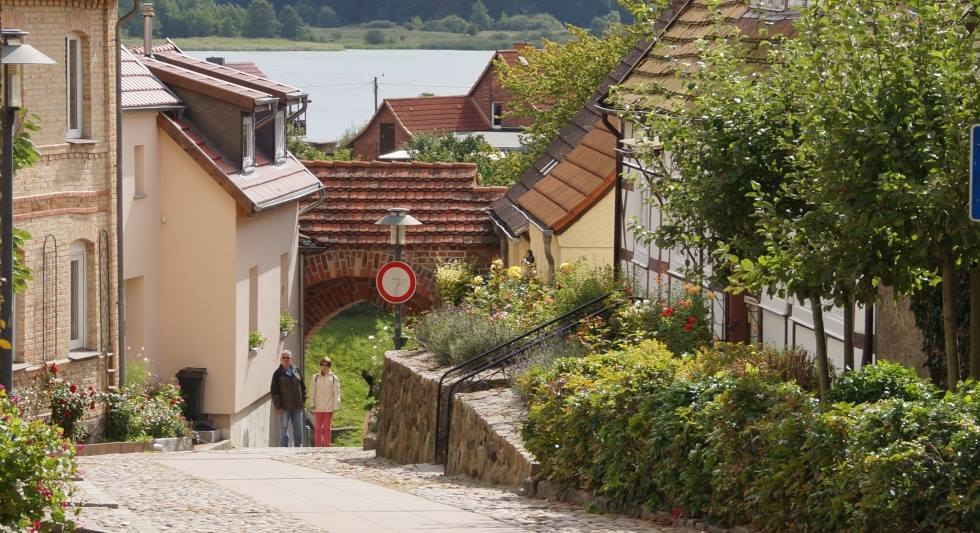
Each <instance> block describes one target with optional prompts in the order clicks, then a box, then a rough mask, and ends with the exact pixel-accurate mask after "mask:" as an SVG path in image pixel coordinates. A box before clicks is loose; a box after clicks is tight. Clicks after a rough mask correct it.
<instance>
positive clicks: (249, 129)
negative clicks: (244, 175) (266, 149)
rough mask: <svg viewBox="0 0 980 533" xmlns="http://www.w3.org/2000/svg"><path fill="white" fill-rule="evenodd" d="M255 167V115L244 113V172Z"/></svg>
mask: <svg viewBox="0 0 980 533" xmlns="http://www.w3.org/2000/svg"><path fill="white" fill-rule="evenodd" d="M254 168H255V117H254V116H253V115H252V114H251V113H244V114H242V172H251V171H252V169H254Z"/></svg>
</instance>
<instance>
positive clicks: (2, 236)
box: [0, 30, 54, 391]
mask: <svg viewBox="0 0 980 533" xmlns="http://www.w3.org/2000/svg"><path fill="white" fill-rule="evenodd" d="M25 35H27V32H25V31H21V30H2V31H0V45H2V46H0V65H2V66H3V69H2V70H3V117H2V119H3V125H2V128H3V133H2V137H3V140H2V147H0V150H2V151H3V168H2V172H0V278H2V283H3V290H2V292H0V298H2V299H3V301H2V302H0V319H2V320H4V321H5V322H6V325H5V326H4V327H3V329H2V330H0V331H2V335H0V337H2V338H4V339H6V340H7V341H8V342H10V343H11V344H7V345H4V346H0V385H3V386H4V388H6V390H8V391H9V390H12V389H13V384H14V383H13V382H14V351H13V346H12V341H13V332H14V317H13V313H12V312H11V311H12V310H13V303H14V123H15V121H16V119H17V110H19V109H20V108H21V107H23V105H24V103H23V94H22V87H21V81H22V80H21V76H22V75H23V74H22V72H21V69H22V67H21V65H50V64H53V63H54V61H53V60H52V59H51V58H49V57H48V56H46V55H44V54H42V53H41V52H39V51H38V50H37V49H36V48H34V47H33V46H31V45H29V44H24V36H25Z"/></svg>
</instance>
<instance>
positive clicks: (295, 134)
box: [286, 124, 354, 161]
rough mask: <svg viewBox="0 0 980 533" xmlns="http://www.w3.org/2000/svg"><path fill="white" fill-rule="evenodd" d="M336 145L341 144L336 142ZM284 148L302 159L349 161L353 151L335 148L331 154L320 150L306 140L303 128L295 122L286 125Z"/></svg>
mask: <svg viewBox="0 0 980 533" xmlns="http://www.w3.org/2000/svg"><path fill="white" fill-rule="evenodd" d="M338 146H342V145H340V144H338ZM286 148H287V149H288V150H289V153H291V154H293V156H295V157H296V158H297V159H300V160H303V161H351V160H353V159H354V153H353V152H352V151H351V149H350V148H337V149H335V150H334V152H333V153H332V154H328V153H326V152H324V151H323V150H320V149H319V148H317V147H316V146H313V145H312V144H310V143H308V142H306V139H305V138H304V133H303V129H302V128H300V127H299V126H297V125H295V124H290V125H289V126H287V127H286Z"/></svg>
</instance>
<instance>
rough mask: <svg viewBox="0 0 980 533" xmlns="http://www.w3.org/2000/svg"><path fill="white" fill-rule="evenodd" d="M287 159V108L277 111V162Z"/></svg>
mask: <svg viewBox="0 0 980 533" xmlns="http://www.w3.org/2000/svg"><path fill="white" fill-rule="evenodd" d="M285 160H286V110H285V109H279V110H278V111H276V164H279V163H282V162H283V161H285Z"/></svg>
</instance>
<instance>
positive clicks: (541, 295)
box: [464, 259, 555, 331]
mask: <svg viewBox="0 0 980 533" xmlns="http://www.w3.org/2000/svg"><path fill="white" fill-rule="evenodd" d="M554 301H555V298H554V287H553V286H549V285H547V284H545V283H543V282H542V281H541V280H540V279H538V278H537V276H535V275H534V272H533V271H532V270H530V269H527V268H525V267H523V266H512V267H510V268H504V262H503V261H502V260H500V259H497V260H495V261H494V262H493V263H492V264H491V265H490V272H489V274H487V275H486V276H477V277H475V278H473V280H472V290H471V291H470V293H469V294H468V295H467V296H466V298H465V299H464V302H465V304H466V305H468V306H469V307H470V308H471V309H473V311H474V312H477V313H480V314H483V315H484V316H489V317H491V318H492V319H493V320H495V321H502V322H504V323H506V324H508V325H509V326H510V327H511V328H513V329H516V330H522V331H524V330H528V329H530V328H532V327H534V326H536V325H538V324H540V323H542V322H545V321H547V320H548V319H550V318H552V317H554V316H555V314H554V309H553V304H554Z"/></svg>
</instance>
